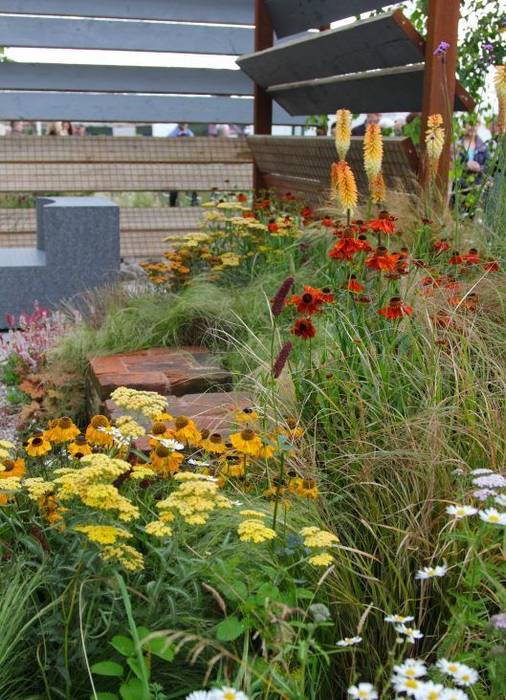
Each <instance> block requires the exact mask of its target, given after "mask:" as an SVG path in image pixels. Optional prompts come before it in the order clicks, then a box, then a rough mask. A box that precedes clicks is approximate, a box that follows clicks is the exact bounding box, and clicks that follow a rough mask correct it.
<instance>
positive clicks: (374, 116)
mask: <svg viewBox="0 0 506 700" xmlns="http://www.w3.org/2000/svg"><path fill="white" fill-rule="evenodd" d="M381 117H382V115H381V112H370V113H369V114H368V115H367V117H366V120H365V122H364V123H363V124H359V125H358V126H355V127H353V129H352V130H351V134H352V136H364V135H365V130H366V128H367V127H368V125H369V124H379V123H380V121H381Z"/></svg>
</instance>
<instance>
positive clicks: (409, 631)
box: [395, 625, 423, 644]
mask: <svg viewBox="0 0 506 700" xmlns="http://www.w3.org/2000/svg"><path fill="white" fill-rule="evenodd" d="M395 631H396V632H398V633H399V634H403V635H404V636H405V637H406V638H407V640H408V642H411V644H414V643H415V640H416V639H422V637H423V634H422V632H421V630H417V629H415V628H414V627H406V625H396V626H395Z"/></svg>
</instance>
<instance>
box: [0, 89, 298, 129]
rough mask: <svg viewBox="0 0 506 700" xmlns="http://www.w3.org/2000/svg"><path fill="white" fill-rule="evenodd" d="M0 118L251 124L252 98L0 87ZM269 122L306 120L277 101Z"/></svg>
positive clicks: (295, 122)
mask: <svg viewBox="0 0 506 700" xmlns="http://www.w3.org/2000/svg"><path fill="white" fill-rule="evenodd" d="M0 119H35V120H37V119H40V120H51V121H53V120H62V119H65V120H69V121H84V122H132V123H159V122H179V121H185V122H200V123H211V124H252V123H253V100H251V99H249V98H233V97H185V96H181V97H180V96H172V95H155V96H153V95H108V94H95V93H71V92H67V93H65V92H60V93H57V92H30V91H25V92H0ZM273 123H274V124H287V125H301V124H305V117H291V116H290V115H289V114H287V112H285V111H284V109H282V108H281V107H279V106H277V105H276V106H275V107H274V115H273Z"/></svg>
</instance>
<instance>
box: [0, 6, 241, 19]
mask: <svg viewBox="0 0 506 700" xmlns="http://www.w3.org/2000/svg"><path fill="white" fill-rule="evenodd" d="M0 12H9V13H20V14H40V15H63V16H80V17H110V18H118V19H152V20H174V21H177V22H223V23H229V24H253V23H254V13H253V0H212V2H210V1H209V0H184V2H181V0H71V2H69V1H68V0H0Z"/></svg>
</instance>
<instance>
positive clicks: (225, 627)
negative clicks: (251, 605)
mask: <svg viewBox="0 0 506 700" xmlns="http://www.w3.org/2000/svg"><path fill="white" fill-rule="evenodd" d="M244 629H245V627H244V624H243V623H242V622H241V621H240V620H239V619H238V618H237V617H235V616H234V615H231V616H230V617H227V618H226V619H225V620H223V622H220V624H219V625H218V628H217V630H216V638H217V639H218V640H219V641H220V642H233V641H234V639H237V638H238V637H240V636H241V634H242V633H243V632H244Z"/></svg>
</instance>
